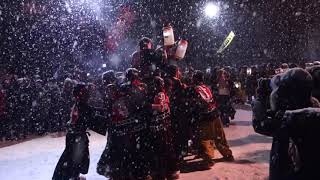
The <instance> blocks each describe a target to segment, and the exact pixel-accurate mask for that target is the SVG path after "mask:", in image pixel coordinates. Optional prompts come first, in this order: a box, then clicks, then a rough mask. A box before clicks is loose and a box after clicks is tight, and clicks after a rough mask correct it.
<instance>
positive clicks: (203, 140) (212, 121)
mask: <svg viewBox="0 0 320 180" xmlns="http://www.w3.org/2000/svg"><path fill="white" fill-rule="evenodd" d="M193 83H194V86H193V87H192V93H191V102H190V104H192V105H193V106H192V112H193V113H192V114H193V128H194V139H193V142H194V144H196V148H197V150H198V154H199V156H200V157H201V158H202V159H203V160H204V161H205V162H207V163H208V166H212V165H213V164H214V161H213V160H212V159H213V158H214V146H213V145H214V144H215V146H216V147H217V149H218V150H219V152H220V153H221V154H222V155H223V157H224V158H225V160H228V161H233V159H234V158H233V156H232V151H231V150H230V148H229V145H228V143H227V140H226V137H225V133H224V130H223V125H222V122H221V119H220V117H219V112H218V109H217V105H216V101H215V97H214V96H213V94H212V92H211V90H210V88H209V87H208V86H206V85H205V84H204V74H203V73H202V72H201V71H196V72H195V74H194V75H193Z"/></svg>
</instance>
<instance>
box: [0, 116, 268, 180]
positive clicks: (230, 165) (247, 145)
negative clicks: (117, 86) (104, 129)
mask: <svg viewBox="0 0 320 180" xmlns="http://www.w3.org/2000/svg"><path fill="white" fill-rule="evenodd" d="M250 120H251V112H250V111H245V110H238V111H237V114H236V119H235V120H234V121H233V123H234V125H232V126H230V127H229V128H226V129H225V131H226V135H227V138H228V140H229V143H230V145H231V149H232V150H233V153H234V156H235V159H236V161H235V162H219V161H218V162H217V163H216V164H215V165H214V166H213V167H212V168H211V169H210V170H202V171H201V170H200V169H197V170H198V171H196V170H195V169H194V168H191V167H192V163H190V165H189V166H187V168H186V169H184V173H182V174H181V179H186V180H187V179H188V180H189V179H190V180H193V179H197V180H216V179H223V180H226V179H228V180H242V179H243V180H258V179H266V178H267V176H268V161H269V152H270V147H271V139H270V138H267V137H264V136H260V135H258V134H256V133H254V131H253V129H252V126H251V122H250ZM64 143H65V138H64V137H61V138H51V137H49V136H46V137H41V138H36V139H33V140H30V141H26V142H23V143H20V144H16V145H12V146H8V147H3V148H0V179H1V180H16V179H24V180H50V179H51V176H52V173H53V170H54V168H55V165H56V163H57V161H58V159H59V157H60V155H61V153H62V151H63V149H64ZM105 144H106V137H104V136H100V135H98V134H95V133H91V136H90V158H91V164H90V169H89V173H88V174H87V175H86V177H87V179H88V180H102V179H105V178H104V177H102V176H99V175H98V174H97V173H96V169H95V168H96V163H97V162H98V160H99V158H100V155H101V153H102V151H103V149H104V147H105ZM219 157H220V155H219V153H218V152H217V158H219ZM188 167H189V168H188Z"/></svg>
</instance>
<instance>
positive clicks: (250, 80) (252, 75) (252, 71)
mask: <svg viewBox="0 0 320 180" xmlns="http://www.w3.org/2000/svg"><path fill="white" fill-rule="evenodd" d="M256 88H257V71H256V68H255V67H251V68H248V69H247V79H246V94H247V96H248V103H249V104H251V102H252V100H253V98H254V97H255V94H256Z"/></svg>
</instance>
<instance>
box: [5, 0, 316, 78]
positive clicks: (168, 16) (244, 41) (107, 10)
mask: <svg viewBox="0 0 320 180" xmlns="http://www.w3.org/2000/svg"><path fill="white" fill-rule="evenodd" d="M207 2H209V1H196V0H175V1H171V0H163V1H156V0H153V1H152V0H140V1H131V0H129V1H124V0H122V1H115V0H109V1H103V0H65V1H62V0H33V1H31V0H25V1H10V0H4V1H1V5H0V28H1V29H0V30H1V37H0V38H1V39H0V43H1V45H0V46H1V47H0V52H1V56H0V59H1V63H0V64H1V66H2V67H5V69H8V70H9V71H12V72H17V73H20V74H23V73H24V74H32V73H34V71H35V70H36V69H38V68H40V71H41V73H42V74H43V75H44V76H48V77H49V76H52V74H53V73H54V72H56V71H57V69H58V68H59V67H60V68H61V67H73V65H74V64H78V65H79V67H82V68H84V69H86V68H87V69H88V68H96V67H97V66H98V65H99V64H101V63H104V62H106V63H108V66H112V63H110V61H112V62H113V61H115V62H117V61H121V62H120V65H122V66H124V67H125V66H127V65H128V61H129V55H130V54H131V53H133V51H134V50H135V48H136V43H137V41H138V39H139V38H141V37H142V36H148V37H150V38H152V40H153V41H154V44H156V45H157V44H160V45H161V41H162V25H163V24H164V23H166V22H170V23H171V24H172V25H173V27H174V32H175V36H176V39H178V38H184V39H187V40H188V41H189V48H188V52H187V57H186V59H185V60H184V61H183V62H182V64H185V63H190V64H193V65H194V66H196V67H197V68H204V67H206V66H207V65H216V64H220V65H238V66H240V65H243V64H247V65H254V64H261V63H263V62H278V63H281V62H301V61H308V60H311V59H312V58H313V60H314V58H320V57H319V56H320V53H319V44H320V42H319V41H320V40H319V39H320V38H319V37H318V36H317V37H313V36H314V35H313V34H315V36H316V35H317V34H318V35H319V33H318V30H317V29H319V28H317V26H319V25H318V24H320V12H319V11H320V1H318V0H259V1H258V0H233V1H232V0H225V1H210V2H213V3H216V4H218V5H219V7H220V15H219V17H216V18H213V19H209V18H207V17H205V16H204V13H203V9H204V7H205V4H206V3H207ZM121 23H122V24H121ZM314 29H316V30H314ZM230 31H234V32H235V34H236V37H235V39H234V41H233V42H232V43H231V45H230V46H229V47H228V49H227V50H226V51H224V52H223V54H222V55H219V56H218V55H217V54H216V51H217V49H218V48H219V46H220V45H221V43H222V42H223V40H224V38H225V37H226V36H227V35H228V33H229V32H230ZM311 32H312V33H311ZM311 41H312V42H313V43H311ZM310 44H313V47H310ZM310 48H312V49H313V54H312V55H311V54H310V53H309V52H311V50H310ZM311 57H312V58H311ZM88 62H90V63H89V65H88ZM199 62H201V63H199ZM112 68H115V67H114V66H112ZM118 68H119V67H118ZM120 69H121V67H120Z"/></svg>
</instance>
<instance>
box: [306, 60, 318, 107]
mask: <svg viewBox="0 0 320 180" xmlns="http://www.w3.org/2000/svg"><path fill="white" fill-rule="evenodd" d="M307 70H308V72H309V73H310V74H311V76H312V79H313V90H312V96H313V97H315V98H316V99H317V100H318V101H320V65H318V66H313V67H311V68H308V69H307Z"/></svg>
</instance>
